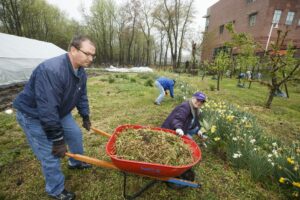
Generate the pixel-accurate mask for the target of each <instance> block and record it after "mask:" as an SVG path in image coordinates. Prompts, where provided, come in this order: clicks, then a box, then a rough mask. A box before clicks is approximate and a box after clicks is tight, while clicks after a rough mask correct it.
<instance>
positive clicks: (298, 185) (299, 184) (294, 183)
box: [292, 182, 300, 188]
mask: <svg viewBox="0 0 300 200" xmlns="http://www.w3.org/2000/svg"><path fill="white" fill-rule="evenodd" d="M292 184H293V186H295V187H298V188H300V182H293V183H292Z"/></svg>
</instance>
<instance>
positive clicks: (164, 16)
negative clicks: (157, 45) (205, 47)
mask: <svg viewBox="0 0 300 200" xmlns="http://www.w3.org/2000/svg"><path fill="white" fill-rule="evenodd" d="M193 2H194V0H185V1H181V0H163V2H161V3H160V4H158V6H157V7H156V9H155V12H154V14H153V16H154V17H155V18H156V19H157V20H158V21H159V22H160V23H161V25H162V27H163V28H164V29H165V31H166V33H167V37H168V40H169V45H170V51H171V58H172V65H173V67H174V68H175V69H176V68H177V67H178V64H179V62H180V57H181V50H182V45H183V41H184V35H185V33H186V29H187V26H188V24H189V23H190V22H191V21H190V19H191V18H192V14H193V9H192V5H193ZM178 55H179V56H178ZM178 58H179V59H178Z"/></svg>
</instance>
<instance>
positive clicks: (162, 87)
mask: <svg viewBox="0 0 300 200" xmlns="http://www.w3.org/2000/svg"><path fill="white" fill-rule="evenodd" d="M154 84H155V86H156V87H157V89H158V90H159V96H158V97H157V99H156V100H155V101H154V104H156V105H160V103H161V102H162V100H163V99H164V97H165V95H166V94H167V90H169V92H170V96H171V97H172V98H174V85H175V80H172V79H169V78H166V77H163V76H162V77H159V78H158V79H157V80H156V81H155V83H154Z"/></svg>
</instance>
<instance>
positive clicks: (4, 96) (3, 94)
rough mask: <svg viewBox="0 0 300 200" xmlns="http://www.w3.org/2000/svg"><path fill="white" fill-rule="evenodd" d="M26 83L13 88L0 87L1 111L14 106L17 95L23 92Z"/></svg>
mask: <svg viewBox="0 0 300 200" xmlns="http://www.w3.org/2000/svg"><path fill="white" fill-rule="evenodd" d="M24 85H25V84H24V83H19V84H15V85H11V86H6V87H0V111H2V110H5V109H6V108H9V107H11V106H12V101H13V100H14V99H15V98H16V96H17V94H18V93H19V92H20V91H22V90H23V88H24Z"/></svg>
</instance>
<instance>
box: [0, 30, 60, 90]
mask: <svg viewBox="0 0 300 200" xmlns="http://www.w3.org/2000/svg"><path fill="white" fill-rule="evenodd" d="M0 44H1V45H0V87H4V86H8V85H13V84H17V83H22V82H26V81H27V80H28V79H29V78H30V75H31V73H32V71H33V69H34V68H35V67H36V66H37V65H38V64H40V63H41V62H43V61H44V60H46V59H48V58H52V57H55V56H58V55H61V54H64V53H66V51H65V50H63V49H61V48H60V47H58V46H56V45H54V44H52V43H49V42H44V41H39V40H34V39H29V38H25V37H19V36H15V35H9V34H4V33H0Z"/></svg>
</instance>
